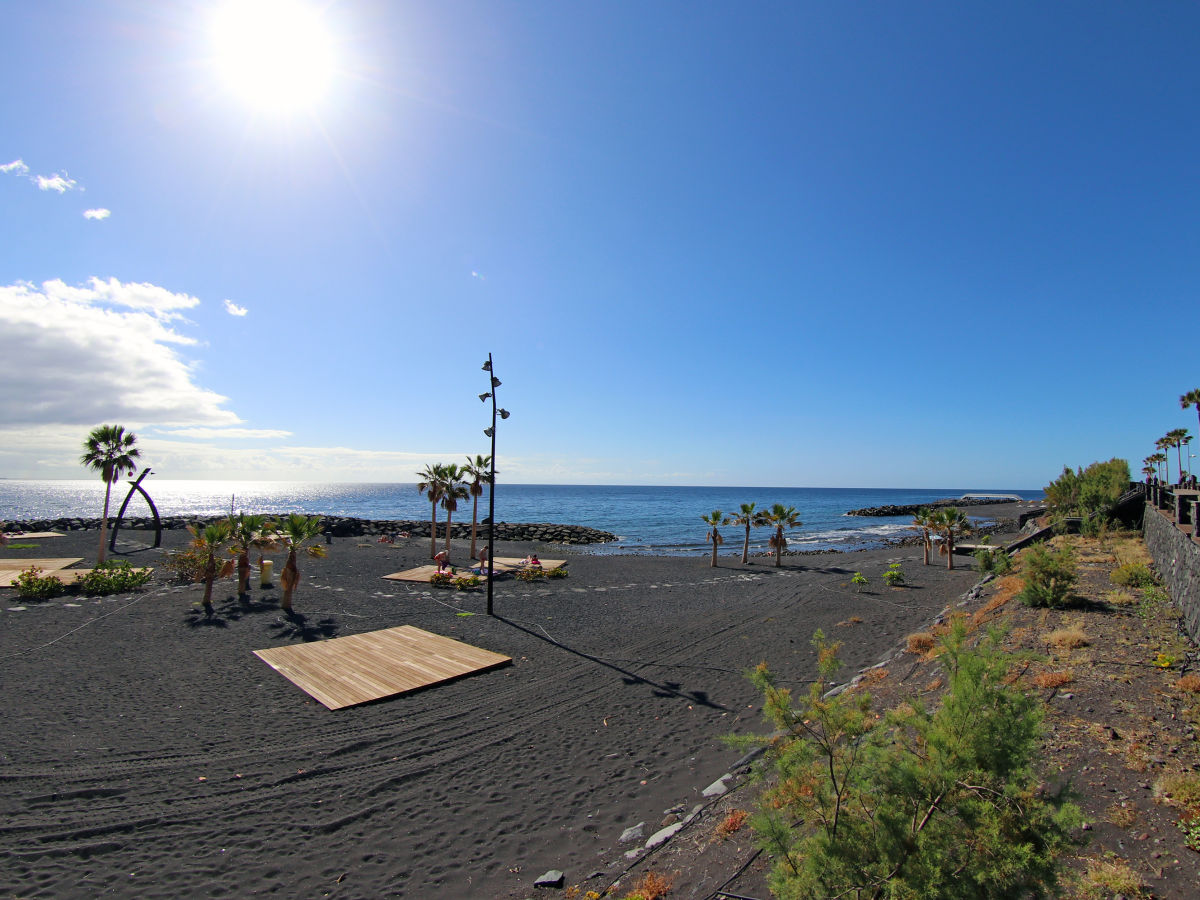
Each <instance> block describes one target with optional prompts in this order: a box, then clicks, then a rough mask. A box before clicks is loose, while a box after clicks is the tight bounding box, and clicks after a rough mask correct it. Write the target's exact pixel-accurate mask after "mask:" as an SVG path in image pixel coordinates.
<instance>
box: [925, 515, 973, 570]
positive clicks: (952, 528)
mask: <svg viewBox="0 0 1200 900" xmlns="http://www.w3.org/2000/svg"><path fill="white" fill-rule="evenodd" d="M931 521H932V526H933V529H934V530H935V531H936V532H938V534H940V535H941V536H942V544H941V546H940V547H939V548H938V553H945V554H946V568H947V569H953V568H954V539H955V538H956V537H963V536H965V535H968V534H970V533H971V520H970V519H968V518H967V514H966V513H964V512H962V511H961V510H959V509H958V508H957V507H955V506H944V507H942V508H941V509H939V510H937V511H935V512H934V514H933V517H932V520H931Z"/></svg>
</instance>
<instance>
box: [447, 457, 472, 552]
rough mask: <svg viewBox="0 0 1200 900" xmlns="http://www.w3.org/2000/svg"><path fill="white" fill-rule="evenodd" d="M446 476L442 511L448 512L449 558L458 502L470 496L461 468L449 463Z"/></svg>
mask: <svg viewBox="0 0 1200 900" xmlns="http://www.w3.org/2000/svg"><path fill="white" fill-rule="evenodd" d="M445 475H446V479H445V481H443V482H442V509H444V510H445V511H446V556H449V555H450V525H451V520H452V519H453V518H454V514H455V513H456V512H457V511H458V501H459V500H466V499H467V497H468V496H469V494H468V490H467V486H466V485H465V484H464V483H463V478H464V477H465V475H464V473H463V470H462V469H461V468H459V467H458V466H457V465H455V464H454V463H447V464H446V466H445Z"/></svg>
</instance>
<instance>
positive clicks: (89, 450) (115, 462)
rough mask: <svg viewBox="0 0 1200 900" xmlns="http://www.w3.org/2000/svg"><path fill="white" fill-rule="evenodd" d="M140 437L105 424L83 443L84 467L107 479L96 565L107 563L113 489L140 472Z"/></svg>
mask: <svg viewBox="0 0 1200 900" xmlns="http://www.w3.org/2000/svg"><path fill="white" fill-rule="evenodd" d="M136 443H137V435H135V434H134V433H133V432H132V431H126V430H125V429H124V428H123V427H121V426H120V425H101V426H99V427H98V428H94V429H92V432H91V434H89V435H88V436H87V440H85V441H84V442H83V455H82V456H81V457H79V463H80V465H83V466H86V467H87V468H89V469H91V470H92V471H94V472H99V473H100V477H101V478H103V479H104V514H103V515H102V516H101V517H100V552H99V554H98V555H97V556H96V564H97V565H100V564H102V563H103V562H104V544H105V538H106V537H107V536H108V502H109V499H110V498H111V497H112V486H113V485H114V484H116V483H117V482H118V481H120V480H121V476H122V475H125V474H132V473H133V472H134V471H135V470H136V469H137V463H136V462H135V460H136V459H138V458H139V457H140V456H141V455H142V451H140V450H139V449H138V448H137V447H136V446H135V445H136Z"/></svg>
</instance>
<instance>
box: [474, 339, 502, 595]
mask: <svg viewBox="0 0 1200 900" xmlns="http://www.w3.org/2000/svg"><path fill="white" fill-rule="evenodd" d="M483 371H485V372H489V373H491V374H492V381H491V385H492V389H491V390H490V391H486V392H484V393H482V394H480V395H479V402H480V403H485V402H487V400H488V399H489V398H490V399H491V401H492V425H491V427H490V428H485V429H483V433H484V434H485V435H487V436H488V437H489V438H491V439H492V456H491V460H492V465H491V471H490V473H489V474H488V565H487V614H488V615H489V616H490V615H492V573H493V572H494V571H495V569H496V416H497V415H498V416H500V418H501V419H507V418H508V416H509V412H508V410H507V409H499V408H498V407H497V406H496V388H498V387H500V379H499V378H497V377H496V375H495V373H494V372H492V354H490V353H489V354H488V358H487V362H485V363H484V364H483Z"/></svg>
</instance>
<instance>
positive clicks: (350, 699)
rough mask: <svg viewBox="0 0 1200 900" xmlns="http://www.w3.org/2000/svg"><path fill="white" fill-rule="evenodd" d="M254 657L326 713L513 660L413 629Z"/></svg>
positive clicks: (271, 651)
mask: <svg viewBox="0 0 1200 900" xmlns="http://www.w3.org/2000/svg"><path fill="white" fill-rule="evenodd" d="M254 655H255V656H257V657H258V658H259V659H261V660H262V661H263V662H265V663H266V664H267V665H269V666H270V667H271V668H273V669H274V670H275V671H277V672H278V673H279V674H280V675H282V676H283V677H284V678H287V679H288V680H289V681H291V682H292V683H293V684H295V685H296V686H297V687H298V688H300V689H301V690H302V691H304V692H305V693H307V694H308V695H309V696H311V697H313V698H314V699H316V700H318V701H320V702H321V703H322V704H324V705H325V706H326V707H328V708H329V709H343V708H345V707H347V706H354V705H357V704H359V703H366V702H368V701H370V700H378V699H380V698H382V697H391V696H395V695H397V694H403V693H408V692H409V691H415V690H417V689H419V688H423V687H428V686H430V685H434V684H440V683H442V682H446V681H450V680H451V679H454V678H460V677H462V676H464V675H468V674H472V673H475V672H483V671H486V670H488V669H494V668H496V667H498V666H503V665H508V664H509V663H511V662H512V658H511V657H508V656H503V655H501V654H499V653H492V652H491V651H490V650H482V649H480V648H478V647H472V646H471V645H470V644H464V643H462V642H461V641H456V640H454V639H453V638H448V637H443V636H441V635H438V634H433V633H431V632H428V631H423V630H421V629H420V628H414V627H413V626H411V625H401V626H399V627H397V628H387V629H384V630H383V631H371V632H367V633H366V634H353V635H349V636H347V637H342V638H333V639H332V640H328V641H314V642H312V643H306V644H292V645H289V646H287V647H270V648H268V649H265V650H255V651H254Z"/></svg>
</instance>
